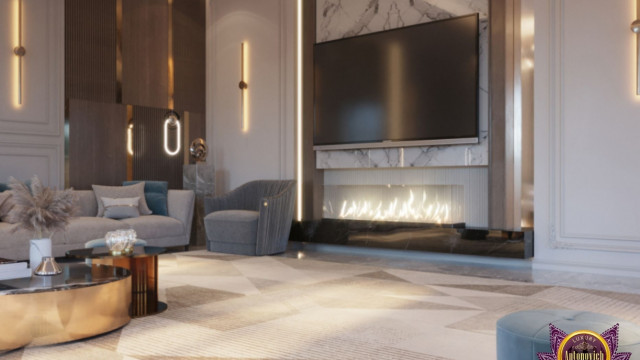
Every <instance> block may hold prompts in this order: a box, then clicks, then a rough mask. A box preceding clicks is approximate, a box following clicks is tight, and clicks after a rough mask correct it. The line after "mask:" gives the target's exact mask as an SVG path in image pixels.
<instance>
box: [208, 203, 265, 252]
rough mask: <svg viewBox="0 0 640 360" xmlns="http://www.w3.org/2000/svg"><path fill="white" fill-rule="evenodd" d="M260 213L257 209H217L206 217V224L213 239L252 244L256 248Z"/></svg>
mask: <svg viewBox="0 0 640 360" xmlns="http://www.w3.org/2000/svg"><path fill="white" fill-rule="evenodd" d="M258 215H259V213H258V212H257V211H251V210H223V211H215V212H212V213H211V214H209V215H207V216H206V217H205V218H204V226H205V230H206V232H207V234H208V236H209V237H210V238H211V240H212V241H216V242H223V243H225V242H226V243H235V244H244V245H252V246H253V247H254V248H255V245H256V235H257V232H258ZM232 239H233V240H232Z"/></svg>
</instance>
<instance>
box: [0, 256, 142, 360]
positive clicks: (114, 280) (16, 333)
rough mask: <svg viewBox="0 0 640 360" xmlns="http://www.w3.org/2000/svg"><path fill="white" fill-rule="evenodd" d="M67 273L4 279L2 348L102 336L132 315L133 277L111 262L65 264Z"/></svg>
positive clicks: (0, 299)
mask: <svg viewBox="0 0 640 360" xmlns="http://www.w3.org/2000/svg"><path fill="white" fill-rule="evenodd" d="M60 267H61V268H62V273H61V274H59V275H54V276H32V277H27V278H19V279H8V280H0V309H2V327H3V329H5V330H4V331H3V332H2V336H0V355H1V354H2V352H5V351H9V350H13V349H17V348H20V347H23V346H26V345H34V346H40V345H49V344H57V343H61V342H67V341H72V340H78V339H84V338H87V337H91V336H95V335H99V334H103V333H106V332H109V331H112V330H115V329H118V328H120V327H122V326H124V325H126V324H127V323H128V322H129V321H130V320H131V317H130V316H129V306H130V304H131V290H130V289H131V276H130V272H129V271H128V270H126V269H122V268H117V267H113V266H106V265H93V266H88V265H85V264H60Z"/></svg>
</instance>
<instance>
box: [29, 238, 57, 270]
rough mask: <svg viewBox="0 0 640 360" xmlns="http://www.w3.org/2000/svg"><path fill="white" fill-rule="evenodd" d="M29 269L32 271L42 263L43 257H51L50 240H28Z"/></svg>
mask: <svg viewBox="0 0 640 360" xmlns="http://www.w3.org/2000/svg"><path fill="white" fill-rule="evenodd" d="M29 244H30V247H29V267H30V268H31V271H34V270H35V269H36V268H37V267H38V265H40V263H41V262H42V257H43V256H52V255H51V239H48V238H45V239H33V240H29Z"/></svg>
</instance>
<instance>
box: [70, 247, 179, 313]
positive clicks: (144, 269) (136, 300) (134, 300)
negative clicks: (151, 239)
mask: <svg viewBox="0 0 640 360" xmlns="http://www.w3.org/2000/svg"><path fill="white" fill-rule="evenodd" d="M165 251H166V249H165V248H163V247H156V246H136V247H134V249H133V252H132V253H131V254H127V255H117V256H114V255H111V254H110V253H109V250H108V249H107V248H105V247H97V248H85V249H77V250H69V251H67V257H71V258H77V259H91V263H92V264H104V265H112V266H117V267H121V268H125V269H127V270H129V271H130V272H131V317H134V318H136V317H142V316H147V315H154V314H157V313H160V312H163V311H165V310H166V309H167V304H165V303H163V302H161V301H158V255H159V254H162V253H163V252H165Z"/></svg>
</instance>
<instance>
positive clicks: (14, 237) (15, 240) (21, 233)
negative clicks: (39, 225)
mask: <svg viewBox="0 0 640 360" xmlns="http://www.w3.org/2000/svg"><path fill="white" fill-rule="evenodd" d="M34 238H35V236H34V233H33V231H29V230H25V229H22V228H20V225H18V224H9V223H6V222H0V248H5V249H6V248H23V249H26V250H25V251H26V253H27V254H28V253H29V240H31V239H34ZM51 242H52V243H54V244H62V243H63V242H64V233H63V232H61V231H58V232H55V233H54V234H53V236H52V237H51ZM0 257H3V256H2V252H1V251H0ZM15 260H20V259H15Z"/></svg>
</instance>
